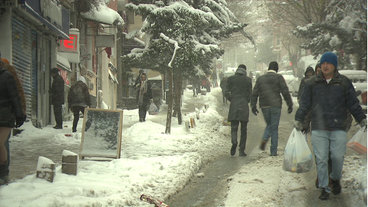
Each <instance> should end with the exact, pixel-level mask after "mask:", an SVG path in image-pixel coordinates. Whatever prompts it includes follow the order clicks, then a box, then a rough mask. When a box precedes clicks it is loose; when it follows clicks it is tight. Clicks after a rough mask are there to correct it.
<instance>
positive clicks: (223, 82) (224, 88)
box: [220, 76, 227, 104]
mask: <svg viewBox="0 0 368 207" xmlns="http://www.w3.org/2000/svg"><path fill="white" fill-rule="evenodd" d="M226 86H227V77H226V76H224V77H222V79H221V82H220V87H221V90H222V102H223V103H224V104H227V99H226Z"/></svg>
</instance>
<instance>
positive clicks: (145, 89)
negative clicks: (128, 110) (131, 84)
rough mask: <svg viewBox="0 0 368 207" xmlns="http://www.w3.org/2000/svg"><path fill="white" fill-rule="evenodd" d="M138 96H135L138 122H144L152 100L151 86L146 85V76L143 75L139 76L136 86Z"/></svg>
mask: <svg viewBox="0 0 368 207" xmlns="http://www.w3.org/2000/svg"><path fill="white" fill-rule="evenodd" d="M137 88H138V94H137V102H138V115H139V121H140V122H144V121H146V114H147V108H148V105H149V103H150V100H151V99H152V91H151V85H150V84H149V83H148V80H147V75H146V74H145V73H142V74H141V80H140V82H139V83H138V85H137Z"/></svg>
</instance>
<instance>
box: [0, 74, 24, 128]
mask: <svg viewBox="0 0 368 207" xmlns="http://www.w3.org/2000/svg"><path fill="white" fill-rule="evenodd" d="M9 106H10V107H11V114H14V116H15V117H16V118H17V119H22V118H24V117H25V116H24V113H23V109H22V104H21V102H20V97H19V93H18V90H17V86H16V82H15V79H14V77H13V75H12V74H11V73H10V72H8V70H7V69H5V68H3V67H1V68H0V108H5V107H9ZM0 116H3V114H0ZM14 122H15V119H14V117H12V118H9V122H8V123H3V124H2V125H1V126H5V127H11V128H12V127H14V126H15V123H14Z"/></svg>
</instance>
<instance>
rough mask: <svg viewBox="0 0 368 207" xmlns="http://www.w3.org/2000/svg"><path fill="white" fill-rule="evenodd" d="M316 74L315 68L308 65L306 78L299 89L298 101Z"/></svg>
mask: <svg viewBox="0 0 368 207" xmlns="http://www.w3.org/2000/svg"><path fill="white" fill-rule="evenodd" d="M313 76H314V69H313V68H312V67H307V69H306V70H305V73H304V78H303V79H302V80H301V81H300V85H299V90H298V102H299V100H300V97H301V95H302V93H303V90H304V86H305V84H306V83H307V82H308V81H309V80H310V79H311V78H312V77H313Z"/></svg>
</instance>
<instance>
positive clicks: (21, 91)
mask: <svg viewBox="0 0 368 207" xmlns="http://www.w3.org/2000/svg"><path fill="white" fill-rule="evenodd" d="M1 61H2V64H3V67H4V68H6V69H7V70H8V71H9V72H10V73H11V74H12V75H13V77H14V80H15V84H16V86H17V91H18V94H19V97H20V103H21V104H22V109H23V113H24V114H26V110H27V107H26V96H25V94H24V89H23V85H22V83H21V82H20V80H19V77H18V75H17V72H16V70H15V68H14V67H13V66H12V65H10V63H9V61H8V60H7V59H5V58H1ZM10 137H11V133H9V135H8V139H6V141H5V148H6V151H7V157H8V162H7V171H9V166H10V147H9V139H10Z"/></svg>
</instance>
